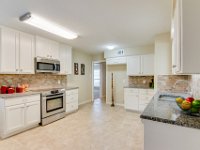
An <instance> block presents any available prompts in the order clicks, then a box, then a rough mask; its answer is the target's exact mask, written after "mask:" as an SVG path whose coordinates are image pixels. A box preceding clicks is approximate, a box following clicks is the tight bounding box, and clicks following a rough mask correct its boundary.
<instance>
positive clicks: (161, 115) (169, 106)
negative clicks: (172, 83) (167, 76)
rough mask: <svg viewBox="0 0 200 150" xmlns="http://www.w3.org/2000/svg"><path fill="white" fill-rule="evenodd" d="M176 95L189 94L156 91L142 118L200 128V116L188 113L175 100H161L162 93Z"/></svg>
mask: <svg viewBox="0 0 200 150" xmlns="http://www.w3.org/2000/svg"><path fill="white" fill-rule="evenodd" d="M163 94H164V95H165V94H166V95H174V96H183V97H187V96H189V95H188V94H185V95H183V94H177V93H159V92H158V93H156V94H155V96H154V97H153V98H152V100H151V102H150V103H149V104H148V106H147V107H146V108H145V110H144V111H143V113H142V114H141V116H140V118H142V119H148V120H152V121H158V122H162V123H168V124H173V125H178V126H183V127H189V128H196V129H200V117H196V116H190V115H186V114H185V113H184V112H183V111H181V109H180V108H179V107H178V106H177V104H176V102H175V101H168V100H159V96H160V95H163Z"/></svg>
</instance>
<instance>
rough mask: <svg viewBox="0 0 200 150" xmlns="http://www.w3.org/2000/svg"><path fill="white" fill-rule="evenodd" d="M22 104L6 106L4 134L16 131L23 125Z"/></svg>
mask: <svg viewBox="0 0 200 150" xmlns="http://www.w3.org/2000/svg"><path fill="white" fill-rule="evenodd" d="M24 107H25V105H24V104H20V105H15V106H10V107H6V114H5V121H6V124H5V126H6V134H9V133H12V132H15V131H18V130H20V129H22V128H23V127H24Z"/></svg>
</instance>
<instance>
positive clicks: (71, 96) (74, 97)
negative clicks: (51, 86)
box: [66, 94, 78, 103]
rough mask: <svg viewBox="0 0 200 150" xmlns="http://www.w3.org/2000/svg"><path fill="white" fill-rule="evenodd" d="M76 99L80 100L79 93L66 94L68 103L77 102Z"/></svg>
mask: <svg viewBox="0 0 200 150" xmlns="http://www.w3.org/2000/svg"><path fill="white" fill-rule="evenodd" d="M76 101H78V94H73V95H68V96H66V103H70V102H76Z"/></svg>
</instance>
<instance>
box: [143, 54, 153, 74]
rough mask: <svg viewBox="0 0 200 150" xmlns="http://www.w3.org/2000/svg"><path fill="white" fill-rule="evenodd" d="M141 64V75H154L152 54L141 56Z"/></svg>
mask: <svg viewBox="0 0 200 150" xmlns="http://www.w3.org/2000/svg"><path fill="white" fill-rule="evenodd" d="M141 64H142V72H141V73H142V74H143V75H154V54H148V55H142V57H141Z"/></svg>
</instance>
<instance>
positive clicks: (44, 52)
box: [36, 36, 50, 58]
mask: <svg viewBox="0 0 200 150" xmlns="http://www.w3.org/2000/svg"><path fill="white" fill-rule="evenodd" d="M48 52H49V40H48V39H46V38H42V37H39V36H36V56H38V57H48V58H49V57H50V55H49V54H48Z"/></svg>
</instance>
